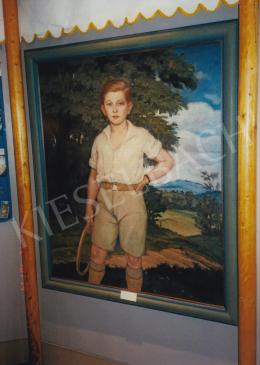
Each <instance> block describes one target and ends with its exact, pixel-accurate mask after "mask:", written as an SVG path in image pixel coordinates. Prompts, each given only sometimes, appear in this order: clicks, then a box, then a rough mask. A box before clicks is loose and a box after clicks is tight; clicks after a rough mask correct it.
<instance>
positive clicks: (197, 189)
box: [154, 179, 208, 195]
mask: <svg viewBox="0 0 260 365" xmlns="http://www.w3.org/2000/svg"><path fill="white" fill-rule="evenodd" d="M154 187H155V188H157V189H160V190H165V191H173V190H174V191H184V192H186V191H191V192H193V194H195V195H198V194H204V193H206V192H207V191H208V190H207V189H206V188H205V186H204V185H203V184H200V183H196V182H193V181H189V180H180V179H179V180H175V181H170V182H168V183H165V184H160V185H154Z"/></svg>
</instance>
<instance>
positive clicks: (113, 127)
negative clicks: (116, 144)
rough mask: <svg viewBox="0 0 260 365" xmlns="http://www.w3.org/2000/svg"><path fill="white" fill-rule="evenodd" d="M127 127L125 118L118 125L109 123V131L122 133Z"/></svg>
mask: <svg viewBox="0 0 260 365" xmlns="http://www.w3.org/2000/svg"><path fill="white" fill-rule="evenodd" d="M127 128H128V123H127V120H125V121H124V122H122V123H121V124H119V125H114V124H112V123H110V129H111V133H123V132H125V131H126V130H127Z"/></svg>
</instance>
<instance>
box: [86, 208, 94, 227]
mask: <svg viewBox="0 0 260 365" xmlns="http://www.w3.org/2000/svg"><path fill="white" fill-rule="evenodd" d="M94 215H95V209H94V206H93V205H92V204H90V205H88V206H87V210H86V217H85V219H86V226H87V232H88V233H91V232H92V228H93V223H94Z"/></svg>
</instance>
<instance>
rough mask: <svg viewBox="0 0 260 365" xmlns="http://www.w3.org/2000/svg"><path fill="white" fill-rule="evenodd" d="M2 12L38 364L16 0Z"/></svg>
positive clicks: (6, 0) (37, 352)
mask: <svg viewBox="0 0 260 365" xmlns="http://www.w3.org/2000/svg"><path fill="white" fill-rule="evenodd" d="M3 12H4V26H5V39H6V42H5V45H6V55H7V68H8V79H9V92H10V102H11V114H12V125H13V139H14V152H15V164H16V179H17V190H18V202H19V219H20V227H21V246H22V248H21V250H22V263H23V279H24V294H25V305H26V316H27V326H28V338H29V347H30V360H31V362H32V363H33V364H37V365H41V364H42V350H41V333H40V313H39V303H38V290H37V273H36V259H35V241H34V238H33V234H34V228H33V212H32V196H31V184H30V168H29V155H28V140H27V128H26V116H25V107H24V92H23V79H22V67H21V55H20V36H19V25H18V11H17V2H16V0H3Z"/></svg>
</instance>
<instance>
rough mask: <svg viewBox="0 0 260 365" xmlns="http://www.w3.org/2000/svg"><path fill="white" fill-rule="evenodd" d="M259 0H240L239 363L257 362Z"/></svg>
mask: <svg viewBox="0 0 260 365" xmlns="http://www.w3.org/2000/svg"><path fill="white" fill-rule="evenodd" d="M257 74H258V0H240V2H239V95H238V265H239V349H238V353H239V365H255V364H256V113H257V76H258V75H257Z"/></svg>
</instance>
